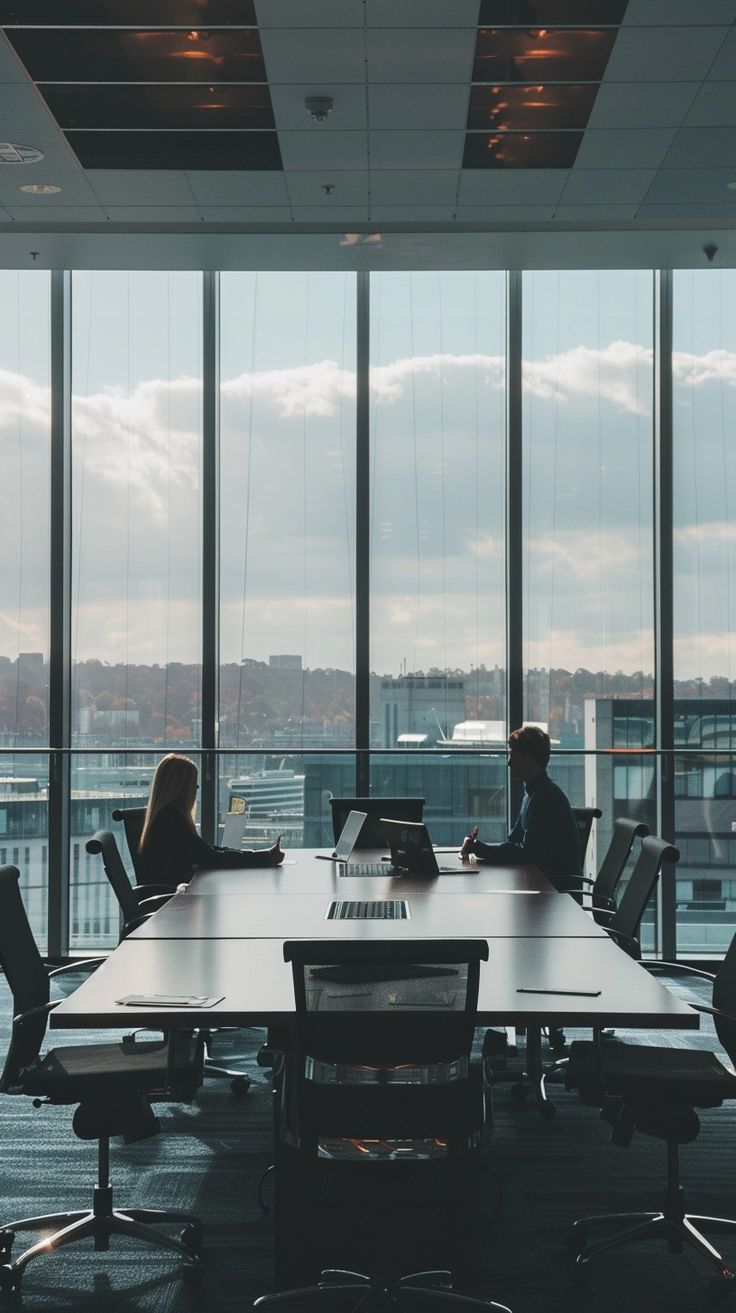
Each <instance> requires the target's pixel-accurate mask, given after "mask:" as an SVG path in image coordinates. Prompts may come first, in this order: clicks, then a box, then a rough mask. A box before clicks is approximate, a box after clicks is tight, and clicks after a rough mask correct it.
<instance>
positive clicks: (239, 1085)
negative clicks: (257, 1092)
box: [230, 1076, 250, 1099]
mask: <svg viewBox="0 0 736 1313" xmlns="http://www.w3.org/2000/svg"><path fill="white" fill-rule="evenodd" d="M230 1089H231V1090H232V1092H233V1094H234V1095H235V1097H236V1099H244V1098H245V1096H246V1094H247V1093H248V1090H249V1089H250V1076H234V1077H233V1079H232V1080H231V1081H230Z"/></svg>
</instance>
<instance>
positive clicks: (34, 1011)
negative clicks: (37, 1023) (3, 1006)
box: [13, 998, 63, 1026]
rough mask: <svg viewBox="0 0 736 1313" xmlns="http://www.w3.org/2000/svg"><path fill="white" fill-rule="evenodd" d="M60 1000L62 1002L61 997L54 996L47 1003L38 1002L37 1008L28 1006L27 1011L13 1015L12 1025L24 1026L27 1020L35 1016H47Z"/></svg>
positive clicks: (33, 1018) (31, 1019) (32, 1019)
mask: <svg viewBox="0 0 736 1313" xmlns="http://www.w3.org/2000/svg"><path fill="white" fill-rule="evenodd" d="M61 1002H63V999H60V998H55V999H51V1001H50V1002H48V1003H39V1005H38V1007H37V1008H29V1009H28V1011H27V1012H19V1013H18V1015H17V1016H15V1017H13V1025H14V1026H24V1025H25V1023H26V1022H27V1021H34V1020H35V1019H36V1017H47V1016H48V1014H49V1012H53V1010H54V1008H58V1006H59V1004H60V1003H61Z"/></svg>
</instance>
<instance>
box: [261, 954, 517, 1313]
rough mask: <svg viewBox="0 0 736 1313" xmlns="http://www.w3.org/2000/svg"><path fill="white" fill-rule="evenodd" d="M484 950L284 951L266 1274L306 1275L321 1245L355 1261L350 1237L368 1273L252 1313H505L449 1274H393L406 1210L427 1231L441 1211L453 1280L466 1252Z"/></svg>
mask: <svg viewBox="0 0 736 1313" xmlns="http://www.w3.org/2000/svg"><path fill="white" fill-rule="evenodd" d="M487 957H488V945H487V943H486V942H485V941H484V940H444V941H443V940H431V941H420V940H413V941H399V940H394V941H392V942H386V941H383V942H365V941H362V942H356V941H340V940H331V941H325V942H320V941H316V940H313V941H309V940H300V941H294V942H287V943H286V944H284V959H285V960H286V961H287V962H291V964H292V971H293V978H294V997H295V1003H296V1031H295V1035H294V1038H293V1047H292V1049H291V1051H290V1052H289V1054H288V1056H286V1055H285V1057H284V1060H283V1062H282V1064H281V1066H280V1070H279V1072H278V1073H277V1080H276V1091H275V1097H276V1105H275V1106H276V1124H277V1137H276V1139H277V1166H276V1170H277V1186H276V1244H277V1248H276V1270H277V1273H278V1274H279V1275H280V1276H281V1277H283V1276H286V1277H287V1279H288V1278H291V1279H292V1280H293V1279H297V1280H299V1279H303V1277H304V1274H305V1273H307V1274H309V1275H311V1272H314V1273H315V1274H316V1273H317V1272H319V1270H320V1268H321V1267H322V1264H321V1262H320V1257H319V1256H320V1254H323V1255H324V1254H325V1253H326V1251H328V1250H329V1248H330V1245H331V1246H332V1251H333V1253H335V1254H337V1253H339V1254H340V1256H341V1257H342V1256H343V1255H345V1253H346V1252H347V1254H348V1258H349V1259H351V1258H353V1261H355V1258H354V1256H355V1257H356V1258H357V1255H356V1251H355V1249H354V1248H353V1247H352V1246H354V1245H355V1243H356V1236H357V1237H358V1238H359V1239H358V1245H359V1247H360V1249H361V1253H363V1252H370V1253H371V1254H372V1255H373V1256H374V1263H373V1266H374V1269H375V1270H374V1271H373V1272H372V1274H371V1275H370V1276H364V1275H362V1274H356V1273H355V1272H350V1271H346V1270H344V1269H338V1270H336V1269H327V1270H323V1272H322V1276H321V1278H320V1281H319V1283H318V1284H317V1285H315V1286H312V1287H309V1286H304V1287H302V1288H299V1289H293V1290H289V1291H284V1292H281V1293H279V1294H273V1295H266V1296H263V1297H262V1298H261V1299H259V1300H257V1301H256V1305H255V1307H257V1308H259V1309H263V1310H264V1311H265V1310H268V1309H288V1308H293V1309H295V1310H302V1309H304V1308H308V1307H312V1306H314V1307H320V1308H321V1307H328V1308H345V1309H353V1308H356V1307H357V1306H358V1305H359V1306H360V1308H361V1310H366V1311H367V1310H369V1309H372V1308H377V1307H383V1304H384V1301H386V1302H387V1303H389V1304H390V1307H391V1308H393V1309H395V1310H398V1311H400V1310H404V1309H406V1310H408V1309H410V1308H422V1309H423V1308H427V1307H437V1308H447V1309H448V1310H449V1309H453V1308H463V1307H468V1308H481V1309H486V1310H488V1309H496V1310H498V1309H499V1308H500V1306H499V1305H497V1304H492V1303H489V1302H486V1301H483V1300H474V1299H470V1298H469V1297H465V1296H459V1295H458V1294H457V1293H456V1292H454V1291H453V1290H452V1289H451V1287H450V1286H449V1284H448V1283H449V1282H450V1280H451V1278H450V1273H449V1272H442V1273H439V1272H431V1273H428V1272H427V1273H414V1274H413V1275H412V1276H411V1277H405V1278H402V1277H401V1276H400V1271H401V1267H402V1266H403V1260H404V1254H405V1253H406V1249H407V1246H409V1247H410V1246H411V1244H412V1240H413V1237H412V1235H411V1232H410V1228H409V1225H408V1221H409V1219H410V1218H412V1219H413V1220H414V1222H415V1223H419V1227H420V1231H421V1226H422V1219H423V1216H424V1220H425V1225H426V1224H428V1222H429V1219H430V1218H431V1219H432V1221H433V1222H436V1220H437V1217H438V1214H439V1212H440V1210H441V1211H442V1214H443V1215H444V1222H445V1226H446V1230H447V1232H448V1233H449V1237H450V1239H449V1244H450V1253H451V1265H452V1268H453V1273H454V1275H455V1278H456V1279H458V1278H461V1277H462V1278H464V1277H465V1276H466V1275H467V1273H468V1272H469V1271H470V1270H471V1269H472V1266H473V1264H474V1261H475V1255H476V1250H477V1244H476V1241H477V1226H478V1153H479V1140H480V1130H481V1126H482V1107H481V1090H480V1081H479V1079H477V1077H478V1075H479V1073H477V1071H476V1069H475V1068H473V1067H471V1064H470V1053H471V1048H472V1043H473V1031H474V1024H475V1012H476V1007H477V998H478V980H479V974H480V963H481V960H485V959H486V958H487ZM409 1150H411V1155H412V1160H410V1154H409ZM396 1159H400V1160H401V1161H396ZM437 1184H440V1186H441V1199H440V1202H438V1200H437V1198H436V1197H434V1196H433V1194H432V1188H433V1186H434V1187H436V1186H437ZM407 1186H410V1187H413V1190H414V1197H413V1199H412V1200H411V1202H409V1201H408V1199H407ZM377 1191H378V1193H376V1192H377ZM392 1212H393V1219H392V1216H391V1214H392ZM346 1220H348V1222H349V1226H348V1228H347V1230H346V1232H345V1233H344V1234H343V1235H339V1234H338V1235H335V1234H334V1232H335V1229H336V1228H338V1227H339V1226H340V1224H341V1223H343V1224H344V1222H345V1221H346ZM392 1242H393V1245H392ZM397 1247H400V1250H401V1252H397ZM358 1261H359V1260H358Z"/></svg>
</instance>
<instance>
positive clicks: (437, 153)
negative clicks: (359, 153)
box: [369, 131, 465, 169]
mask: <svg viewBox="0 0 736 1313" xmlns="http://www.w3.org/2000/svg"><path fill="white" fill-rule="evenodd" d="M369 142H370V153H371V165H372V166H373V165H375V167H376V168H377V169H433V168H434V169H459V168H460V165H461V164H462V159H463V147H464V145H465V133H464V132H462V131H459V132H418V131H415V132H401V131H393V132H371V133H369Z"/></svg>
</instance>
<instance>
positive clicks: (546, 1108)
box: [539, 1099, 557, 1122]
mask: <svg viewBox="0 0 736 1313" xmlns="http://www.w3.org/2000/svg"><path fill="white" fill-rule="evenodd" d="M539 1111H540V1113H541V1114H542V1116H543V1117H544V1119H545V1121H548V1122H549V1121H551V1120H552V1118H553V1117H556V1116H557V1105H556V1104H555V1103H550V1101H549V1099H547V1100H545V1102H544V1103H540V1105H539Z"/></svg>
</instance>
